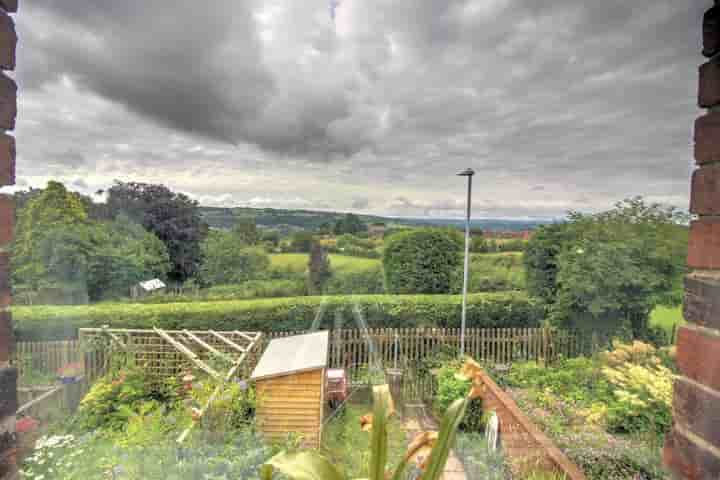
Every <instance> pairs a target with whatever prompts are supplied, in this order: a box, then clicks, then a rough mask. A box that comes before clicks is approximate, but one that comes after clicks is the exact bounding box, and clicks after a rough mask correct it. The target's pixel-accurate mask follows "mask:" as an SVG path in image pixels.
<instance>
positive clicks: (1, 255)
mask: <svg viewBox="0 0 720 480" xmlns="http://www.w3.org/2000/svg"><path fill="white" fill-rule="evenodd" d="M15 12H17V1H13V0H0V187H5V186H8V185H14V183H15V138H14V137H13V136H12V135H10V134H8V133H7V130H12V129H14V128H15V116H16V114H17V86H16V84H15V80H13V79H12V76H11V74H8V73H7V71H10V70H14V69H15V47H16V44H17V35H16V33H15V21H14V19H13V17H12V15H11V14H13V13H15ZM14 219H15V208H14V205H13V202H12V197H10V196H9V195H5V194H0V479H14V478H16V474H17V472H16V470H17V468H16V465H15V451H16V450H15V448H16V438H15V411H16V410H17V370H16V369H14V368H12V367H11V366H10V364H9V359H10V353H11V351H12V349H13V344H14V338H13V334H12V317H11V313H10V311H9V308H10V300H11V295H10V270H9V267H10V265H9V255H8V247H9V244H10V242H11V241H12V238H13V230H14Z"/></svg>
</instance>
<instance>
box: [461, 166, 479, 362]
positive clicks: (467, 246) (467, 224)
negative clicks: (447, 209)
mask: <svg viewBox="0 0 720 480" xmlns="http://www.w3.org/2000/svg"><path fill="white" fill-rule="evenodd" d="M473 175H475V170H473V169H472V168H468V169H467V170H463V171H462V172H460V173H458V176H460V177H467V179H468V184H467V185H468V186H467V204H466V215H465V269H464V272H463V298H462V319H461V320H460V358H462V357H463V356H465V318H466V316H467V289H468V271H469V267H470V203H471V197H472V177H473Z"/></svg>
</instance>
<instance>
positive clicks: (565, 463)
mask: <svg viewBox="0 0 720 480" xmlns="http://www.w3.org/2000/svg"><path fill="white" fill-rule="evenodd" d="M475 378H476V379H477V378H479V379H480V381H481V382H482V384H483V386H484V391H483V397H482V400H483V410H493V411H495V413H496V414H497V416H498V418H499V419H500V440H501V442H502V445H503V449H504V452H505V454H506V455H507V457H508V458H509V460H510V463H511V465H512V466H513V467H514V468H519V469H523V468H528V467H530V468H534V467H538V466H544V467H548V468H553V469H556V470H559V471H560V472H562V473H564V474H565V475H566V476H567V479H568V480H586V477H585V474H584V473H583V472H582V470H581V469H580V468H579V467H578V466H577V465H575V463H573V462H572V461H571V460H570V459H569V458H568V457H567V456H566V455H565V454H564V453H562V452H561V451H560V449H559V448H557V447H556V446H555V444H554V443H553V442H552V441H551V440H550V439H549V438H548V437H547V436H546V435H545V434H544V433H542V432H541V431H540V429H538V428H537V427H536V426H535V424H533V423H532V422H531V421H530V419H529V418H528V417H527V415H525V414H524V413H523V412H522V411H521V410H520V408H519V407H518V406H517V404H516V403H515V401H514V400H513V399H512V398H510V396H509V395H508V394H507V393H505V392H504V391H503V390H502V389H501V388H500V387H499V386H498V385H497V384H496V383H495V381H493V379H492V378H490V376H489V375H488V374H487V373H485V372H484V371H482V370H481V371H479V372H478V374H476V377H475ZM532 459H534V460H535V461H536V463H535V464H532V465H528V463H527V462H528V460H530V461H532Z"/></svg>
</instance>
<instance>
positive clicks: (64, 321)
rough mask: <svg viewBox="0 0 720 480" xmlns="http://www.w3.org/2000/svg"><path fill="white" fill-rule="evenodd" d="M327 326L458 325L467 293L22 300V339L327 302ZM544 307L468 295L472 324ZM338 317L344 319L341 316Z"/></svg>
mask: <svg viewBox="0 0 720 480" xmlns="http://www.w3.org/2000/svg"><path fill="white" fill-rule="evenodd" d="M323 302H324V305H325V310H324V314H323V316H322V324H321V325H320V326H321V327H322V328H332V327H339V328H355V327H356V323H355V318H356V314H355V312H356V311H359V312H360V313H361V314H362V316H363V317H364V319H365V320H366V322H367V324H368V326H369V327H370V328H374V327H396V328H399V327H405V328H408V327H431V326H435V327H450V328H453V327H459V325H460V310H461V297H460V296H457V295H354V296H327V297H290V298H268V299H258V300H232V301H218V302H192V303H166V304H126V303H104V304H97V305H89V306H32V307H15V308H14V309H13V312H14V313H13V317H14V320H15V329H16V334H17V337H18V339H20V340H25V341H31V340H32V341H40V340H58V339H67V338H75V337H76V336H77V331H78V328H82V327H99V326H102V325H109V326H110V327H112V328H152V327H159V328H164V329H179V328H187V329H196V330H203V329H215V330H262V331H270V330H303V329H307V328H310V326H311V324H312V323H313V320H314V319H315V317H316V315H317V313H318V309H319V307H320V305H321V303H323ZM543 312H544V310H543V307H542V306H541V305H540V304H539V303H537V302H536V301H534V300H531V299H529V298H528V297H527V296H526V295H524V294H522V293H479V294H472V295H469V296H468V312H467V326H468V327H469V328H470V327H486V328H490V327H516V328H520V327H534V326H538V325H539V323H540V321H541V320H542V318H543V316H544V313H543ZM338 319H339V320H340V321H339V323H338Z"/></svg>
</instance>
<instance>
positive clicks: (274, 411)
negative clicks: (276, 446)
mask: <svg viewBox="0 0 720 480" xmlns="http://www.w3.org/2000/svg"><path fill="white" fill-rule="evenodd" d="M327 359H328V332H327V331H323V332H315V333H309V334H306V335H295V336H292V337H283V338H276V339H274V340H272V341H271V342H270V344H269V345H268V347H267V349H265V352H264V353H263V355H262V357H261V358H260V361H259V362H258V364H257V367H255V370H254V371H253V374H252V377H251V378H252V380H254V381H255V386H256V392H257V407H256V412H255V419H256V422H257V426H258V430H259V431H260V433H261V434H262V435H264V436H265V437H266V438H271V439H272V438H276V439H277V438H283V437H286V436H287V434H288V433H295V434H298V435H301V436H302V438H303V445H304V446H305V447H309V448H318V447H319V446H320V438H321V434H322V423H323V416H324V409H325V369H326V367H327Z"/></svg>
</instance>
